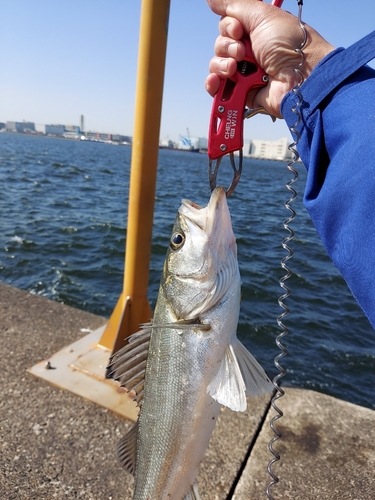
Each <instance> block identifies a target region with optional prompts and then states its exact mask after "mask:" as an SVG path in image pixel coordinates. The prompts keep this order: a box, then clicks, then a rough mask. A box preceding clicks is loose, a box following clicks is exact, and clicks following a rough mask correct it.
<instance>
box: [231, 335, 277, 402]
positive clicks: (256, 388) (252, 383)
mask: <svg viewBox="0 0 375 500" xmlns="http://www.w3.org/2000/svg"><path fill="white" fill-rule="evenodd" d="M232 346H233V350H234V353H235V355H236V358H237V361H238V365H239V367H240V370H241V373H242V377H243V380H244V382H245V386H246V395H247V396H259V395H261V394H263V393H266V394H267V393H270V392H271V391H272V390H273V388H274V385H273V383H272V382H271V380H270V379H269V378H268V376H267V374H266V372H265V371H264V370H263V368H262V367H261V366H260V364H259V363H258V361H257V360H256V359H255V358H254V356H253V355H252V354H250V352H249V351H248V350H247V349H246V347H245V346H244V345H243V344H242V343H241V342H240V341H239V340H238V339H237V338H236V339H235V341H234V342H233V343H232Z"/></svg>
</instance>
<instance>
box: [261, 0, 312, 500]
mask: <svg viewBox="0 0 375 500" xmlns="http://www.w3.org/2000/svg"><path fill="white" fill-rule="evenodd" d="M297 3H298V23H299V26H300V28H301V30H302V33H303V40H302V43H301V45H300V46H299V47H298V48H297V49H295V51H296V52H297V53H298V54H300V56H301V62H300V64H299V65H298V66H297V67H296V68H294V72H295V73H296V74H297V75H298V76H299V78H300V82H299V83H298V84H297V85H296V86H295V87H294V88H293V89H292V92H293V93H294V95H295V96H296V101H297V102H296V105H295V106H294V107H293V108H292V111H293V113H295V114H296V118H297V119H296V122H295V124H294V125H293V126H291V127H290V132H291V133H292V136H294V137H295V141H294V142H293V143H291V144H290V145H289V146H288V149H289V151H291V152H292V154H293V159H292V161H291V162H290V163H288V164H287V166H286V168H287V169H288V170H290V171H291V172H292V173H293V178H292V179H291V180H290V181H289V182H287V184H286V188H287V189H288V190H289V191H290V192H291V194H292V196H291V197H290V198H289V200H287V201H286V202H285V204H284V206H285V208H286V209H287V210H289V212H290V214H291V215H290V217H289V218H288V219H286V220H285V221H284V223H283V226H284V229H285V230H286V231H288V233H289V234H288V235H287V236H286V237H285V238H284V240H283V241H282V247H283V248H284V250H286V251H287V255H285V256H284V257H283V258H282V259H281V263H280V264H281V267H282V269H283V270H284V271H285V272H286V274H285V275H284V276H283V277H282V278H280V280H279V284H280V287H281V288H282V289H283V290H284V291H285V293H283V294H282V295H281V296H280V297H279V299H278V304H279V306H280V307H281V308H282V309H283V312H282V313H281V314H280V315H279V316H278V318H277V324H278V326H279V327H280V328H281V330H282V331H281V333H279V335H278V336H277V337H276V345H277V347H278V348H279V349H280V351H281V352H280V353H279V354H278V355H277V356H276V357H275V359H274V364H275V366H276V368H277V369H278V370H279V373H278V374H277V375H276V376H275V377H274V379H273V381H272V382H273V385H274V387H275V389H276V392H275V395H274V396H273V398H272V400H271V407H272V408H273V409H274V411H275V412H276V415H274V417H273V418H272V419H271V422H270V428H271V430H272V431H273V433H274V436H273V437H272V439H271V440H270V442H269V444H268V449H269V451H270V453H271V454H272V455H273V458H272V459H271V460H270V462H269V464H268V466H267V471H268V474H269V475H270V476H271V480H270V482H269V483H268V485H267V488H266V495H267V498H268V499H269V500H274V499H273V496H272V494H271V491H270V490H271V488H272V486H273V485H275V484H277V483H278V482H279V478H278V477H277V476H276V474H275V473H274V472H273V470H272V466H273V464H274V463H276V462H278V461H279V460H280V455H279V454H278V453H277V451H275V449H274V448H273V445H274V443H275V442H276V441H278V440H279V439H281V433H280V432H279V431H278V430H277V429H276V427H275V423H276V421H277V420H278V419H280V418H281V417H282V416H283V412H282V411H281V410H280V408H279V407H278V406H277V405H276V402H277V400H278V399H279V398H281V397H282V396H283V395H284V394H285V391H284V390H283V389H282V388H281V387H280V385H279V380H280V379H281V378H282V377H284V375H285V374H286V370H285V368H284V367H283V366H281V365H280V363H279V361H280V360H281V358H283V357H284V356H286V355H287V353H288V351H287V349H286V348H285V346H284V345H283V344H282V342H281V340H282V339H283V337H285V336H286V335H287V334H288V332H289V330H288V328H287V327H286V326H285V325H284V323H283V319H284V318H285V316H287V315H288V314H289V308H288V307H287V306H286V304H285V303H284V301H285V300H286V299H287V298H288V297H289V295H290V293H291V291H290V288H289V287H288V286H287V285H286V284H285V282H286V280H288V279H289V278H290V277H291V275H292V271H291V269H290V268H289V267H288V266H287V265H286V262H287V261H288V260H289V259H291V258H292V256H293V251H292V249H291V248H290V247H289V246H288V243H289V242H290V241H291V240H292V239H293V238H294V231H293V230H292V229H291V228H290V226H289V224H290V223H291V222H292V221H293V220H294V218H295V216H296V212H295V211H294V210H293V208H292V207H291V205H290V204H291V203H292V202H293V201H294V200H295V199H296V197H297V192H296V191H295V189H293V187H292V184H293V183H294V182H296V180H297V179H298V172H297V171H296V170H295V168H294V165H295V163H296V162H297V161H298V160H299V154H298V152H297V149H296V147H297V145H298V142H299V139H300V134H299V132H298V130H297V128H296V127H297V126H298V125H299V124H300V122H301V120H302V115H301V112H300V107H301V106H302V104H303V97H302V94H301V92H300V90H299V89H300V87H301V85H302V83H303V82H304V77H303V74H302V72H301V67H302V65H303V64H304V62H305V56H304V53H303V48H304V47H305V45H306V41H307V32H306V28H305V26H304V24H303V22H302V6H303V0H297Z"/></svg>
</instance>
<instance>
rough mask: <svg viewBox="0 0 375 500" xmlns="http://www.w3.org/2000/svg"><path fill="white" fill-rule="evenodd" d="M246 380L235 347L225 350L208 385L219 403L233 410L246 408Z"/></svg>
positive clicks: (211, 394)
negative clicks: (217, 368)
mask: <svg viewBox="0 0 375 500" xmlns="http://www.w3.org/2000/svg"><path fill="white" fill-rule="evenodd" d="M245 391H246V387H245V382H244V380H243V378H242V374H241V370H240V367H239V365H238V362H237V358H236V355H235V353H234V351H233V347H232V346H231V345H229V346H228V347H227V349H226V351H225V354H224V356H223V359H222V360H221V365H220V368H219V371H218V372H217V374H216V376H215V377H214V379H213V380H212V382H211V383H210V384H209V386H208V387H207V392H208V394H210V396H211V397H212V398H213V399H215V400H216V401H217V402H218V403H220V404H222V405H224V406H227V407H228V408H230V409H231V410H233V411H245V410H246V404H247V402H246V396H245Z"/></svg>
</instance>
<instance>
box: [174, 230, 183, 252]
mask: <svg viewBox="0 0 375 500" xmlns="http://www.w3.org/2000/svg"><path fill="white" fill-rule="evenodd" d="M184 243H185V235H184V233H173V234H172V237H171V241H170V246H171V248H172V250H178V249H179V248H181V247H182V246H183V245H184Z"/></svg>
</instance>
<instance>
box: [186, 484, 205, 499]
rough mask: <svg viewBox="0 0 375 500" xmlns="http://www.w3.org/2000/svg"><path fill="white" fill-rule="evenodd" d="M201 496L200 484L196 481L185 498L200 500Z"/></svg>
mask: <svg viewBox="0 0 375 500" xmlns="http://www.w3.org/2000/svg"><path fill="white" fill-rule="evenodd" d="M200 498H201V497H200V496H199V492H198V485H197V483H194V484H193V486H192V487H191V488H190V490H189V491H188V492H187V494H186V495H185V496H184V499H183V500H200Z"/></svg>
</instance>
